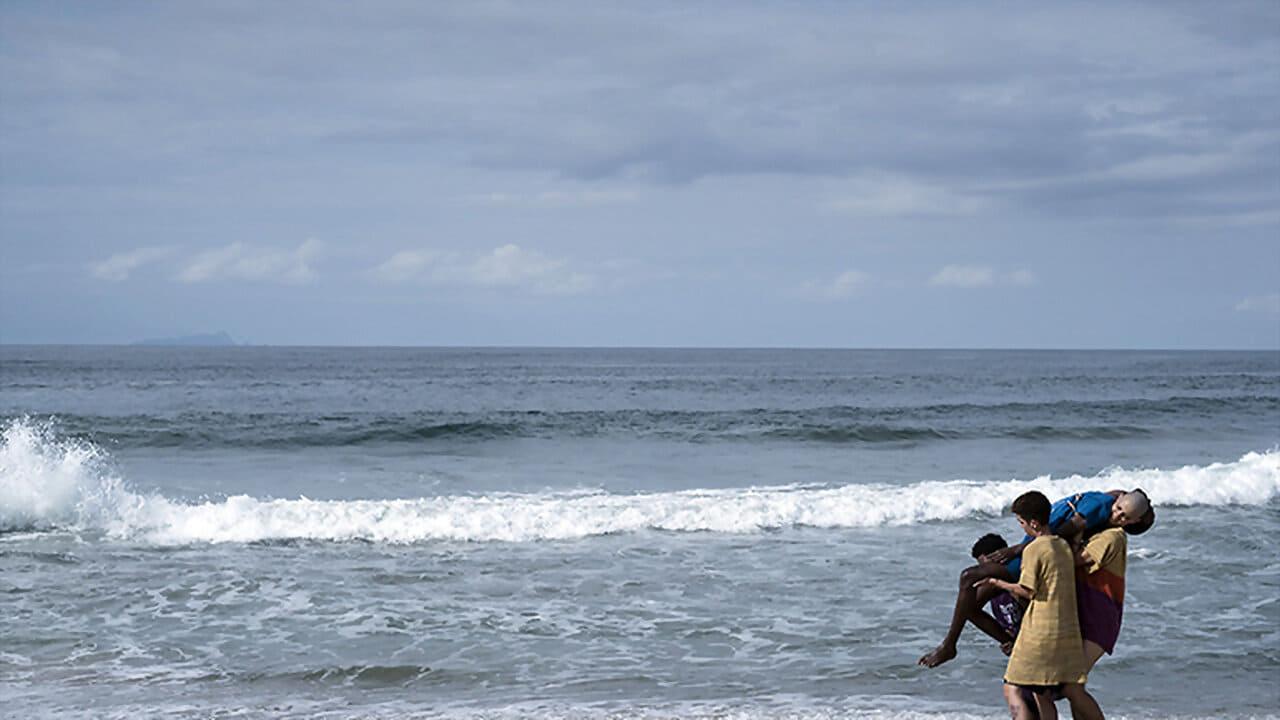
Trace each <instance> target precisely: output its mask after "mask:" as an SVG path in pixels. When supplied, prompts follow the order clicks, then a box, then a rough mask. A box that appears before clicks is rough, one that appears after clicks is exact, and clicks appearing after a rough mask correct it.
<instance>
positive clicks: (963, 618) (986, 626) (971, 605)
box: [919, 563, 1012, 667]
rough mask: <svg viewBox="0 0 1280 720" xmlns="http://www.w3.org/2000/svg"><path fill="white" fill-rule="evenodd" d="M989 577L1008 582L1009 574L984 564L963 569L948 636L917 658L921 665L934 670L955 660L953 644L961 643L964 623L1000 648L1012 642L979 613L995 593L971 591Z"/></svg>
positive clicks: (994, 565)
mask: <svg viewBox="0 0 1280 720" xmlns="http://www.w3.org/2000/svg"><path fill="white" fill-rule="evenodd" d="M988 577H995V578H1000V579H1001V580H1008V579H1009V571H1008V570H1007V569H1005V566H1003V565H997V564H995V563H983V564H981V565H974V566H973V567H970V568H965V570H964V572H961V573H960V589H959V591H958V592H957V594H956V607H955V610H953V611H952V613H951V626H950V627H949V628H947V636H946V637H945V638H943V640H942V644H940V645H938V647H936V648H934V649H933V650H932V651H930V652H929V653H927V654H926V655H924V656H923V657H921V658H920V660H919V664H920V665H925V666H927V667H937V666H939V665H941V664H942V663H944V662H946V661H948V660H950V659H952V658H954V657H955V656H956V642H958V641H959V640H960V633H961V632H963V631H964V624H965V623H966V622H972V623H973V624H974V625H976V626H977V627H978V629H980V630H982V631H983V632H985V633H986V634H988V635H990V636H991V637H992V638H994V639H995V640H996V642H998V643H1000V644H1001V645H1004V643H1006V642H1008V641H1010V640H1012V638H1010V637H1009V633H1007V632H1005V631H1004V628H1002V627H1000V624H999V623H997V622H996V620H995V618H993V617H991V616H990V615H988V614H987V613H985V612H983V610H982V604H983V603H985V602H986V601H988V600H990V599H991V598H992V597H993V596H994V595H995V593H996V591H995V590H994V589H991V588H983V590H982V591H981V592H979V591H978V590H977V589H976V588H974V587H973V584H974V583H976V582H978V581H979V580H981V579H983V578H988Z"/></svg>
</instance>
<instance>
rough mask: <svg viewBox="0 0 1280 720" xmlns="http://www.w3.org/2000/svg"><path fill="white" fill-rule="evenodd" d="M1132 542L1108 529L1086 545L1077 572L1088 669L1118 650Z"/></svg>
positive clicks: (1077, 601)
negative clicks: (1117, 641)
mask: <svg viewBox="0 0 1280 720" xmlns="http://www.w3.org/2000/svg"><path fill="white" fill-rule="evenodd" d="M1128 550H1129V539H1128V536H1127V535H1126V534H1125V532H1124V531H1123V530H1120V529H1119V528H1109V529H1107V530H1103V531H1102V532H1100V533H1098V534H1096V535H1094V536H1093V537H1091V538H1089V540H1088V542H1086V543H1085V546H1084V550H1083V553H1082V555H1083V557H1084V559H1085V563H1084V564H1083V565H1080V566H1079V567H1077V568H1076V603H1077V605H1078V607H1079V611H1080V634H1081V636H1082V637H1083V638H1084V654H1085V665H1086V667H1087V668H1089V669H1092V667H1093V664H1094V663H1096V662H1097V661H1098V658H1100V657H1102V654H1103V653H1104V652H1105V653H1106V654H1108V655H1110V654H1111V653H1112V652H1113V651H1114V650H1115V645H1116V639H1117V638H1118V637H1119V636H1120V621H1121V619H1122V617H1123V613H1124V587H1125V580H1124V575H1125V566H1126V564H1127V555H1128Z"/></svg>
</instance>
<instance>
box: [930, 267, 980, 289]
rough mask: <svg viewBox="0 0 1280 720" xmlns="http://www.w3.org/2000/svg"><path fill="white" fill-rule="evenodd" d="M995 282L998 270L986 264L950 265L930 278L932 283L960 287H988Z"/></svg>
mask: <svg viewBox="0 0 1280 720" xmlns="http://www.w3.org/2000/svg"><path fill="white" fill-rule="evenodd" d="M995 282H996V271H995V270H993V269H992V268H990V267H987V266H985V265H948V266H946V267H944V268H942V269H941V270H939V271H938V272H936V273H934V275H933V277H931V278H929V284H930V285H940V286H943V287H959V288H977V287H987V286H989V285H994V284H995Z"/></svg>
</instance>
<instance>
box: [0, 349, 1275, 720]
mask: <svg viewBox="0 0 1280 720" xmlns="http://www.w3.org/2000/svg"><path fill="white" fill-rule="evenodd" d="M0 433H2V435H3V437H2V444H0V715H3V716H5V717H14V718H55V717H56V718H80V717H85V718H89V717H92V718H98V717H103V718H138V717H175V718H212V717H218V718H224V717H225V718H242V717H243V718H258V717H284V718H477V719H478V718H494V719H498V718H504V719H505V718H535V719H549V718H588V719H591V718H600V719H603V718H615V719H618V720H622V719H628V718H723V719H726V720H729V719H732V720H755V719H757V718H793V719H801V718H815V719H827V718H864V717H865V718H883V719H885V720H888V719H891V718H911V719H920V720H924V719H935V718H936V719H938V720H941V719H943V718H1001V717H1006V716H1007V713H1006V711H1005V709H1004V708H1003V703H1002V700H1001V694H1000V677H1001V673H1002V670H1003V668H1004V660H1005V659H1004V657H1003V656H1002V655H1001V654H1000V652H999V649H998V648H997V647H995V646H994V644H993V643H991V642H990V641H989V640H987V639H986V638H985V637H983V636H981V634H980V633H978V632H976V631H974V630H973V629H970V630H969V631H967V632H966V634H965V635H964V637H963V638H962V640H961V645H960V655H959V657H958V658H956V659H955V660H953V661H951V662H950V663H947V664H945V665H943V666H941V667H939V668H937V669H933V670H926V669H923V668H921V667H919V666H917V664H916V660H917V658H918V657H919V656H920V655H921V654H923V653H924V652H926V651H927V650H930V649H931V648H932V647H933V646H934V645H935V644H936V643H937V642H938V641H939V640H940V639H941V637H942V635H943V633H944V631H945V628H946V624H947V621H948V618H949V614H950V609H951V604H952V601H953V598H954V594H955V587H956V576H957V573H958V572H959V571H960V570H961V569H962V568H963V567H964V566H965V565H967V564H969V562H970V561H969V557H968V551H969V547H970V545H971V544H972V543H973V541H974V539H976V538H977V537H978V536H979V535H981V534H983V533H985V532H989V531H998V532H1001V533H1003V534H1004V535H1005V536H1006V537H1007V538H1009V539H1010V540H1013V539H1014V538H1015V536H1017V535H1018V532H1017V524H1016V522H1015V521H1014V519H1013V517H1012V516H1011V515H1010V514H1009V513H1008V505H1009V503H1010V501H1011V500H1012V499H1013V498H1014V497H1016V496H1017V495H1019V494H1020V493H1022V492H1024V491H1026V490H1028V489H1033V488H1034V489H1038V490H1041V491H1043V492H1045V493H1047V494H1048V495H1050V497H1051V498H1053V499H1056V498H1057V497H1061V496H1063V495H1066V494H1070V493H1075V492H1079V491H1085V490H1094V489H1098V490H1110V489H1114V488H1132V487H1141V488H1143V489H1145V490H1146V491H1147V492H1148V493H1149V495H1150V496H1151V498H1152V499H1153V501H1154V502H1155V504H1156V507H1157V512H1158V520H1157V523H1156V526H1155V527H1154V529H1152V530H1151V531H1150V532H1148V533H1147V534H1145V535H1142V536H1140V537H1135V538H1133V539H1132V540H1131V543H1130V555H1129V570H1128V597H1127V602H1126V606H1125V615H1124V627H1123V631H1122V633H1121V636H1120V641H1119V643H1118V646H1117V649H1116V652H1115V655H1114V656H1111V657H1105V658H1104V659H1103V660H1102V661H1101V662H1100V663H1099V665H1098V667H1097V668H1096V669H1095V671H1094V673H1093V674H1092V676H1091V678H1090V687H1091V689H1092V691H1093V693H1094V695H1095V697H1096V698H1097V699H1098V700H1099V702H1100V703H1101V705H1102V706H1103V708H1104V709H1105V710H1106V711H1107V713H1108V717H1112V718H1170V717H1176V718H1247V717H1277V713H1278V712H1280V682H1277V680H1278V679H1280V553H1278V552H1277V550H1278V549H1280V541H1278V540H1277V538H1278V537H1280V450H1278V449H1277V446H1278V445H1280V353H1275V352H1047V351H1046V352H1012V351H941V350H940V351H888V350H886V351H843V350H841V351H836V350H832V351H821V350H624V349H594V350H582V349H414V348H400V349H396V348H383V349H372V348H370V349H355V348H259V347H243V348H242V347H233V348H186V349H184V348H162V347H21V346H6V347H0ZM1062 712H1063V714H1064V717H1065V716H1066V715H1067V708H1066V706H1065V704H1064V705H1063V707H1062Z"/></svg>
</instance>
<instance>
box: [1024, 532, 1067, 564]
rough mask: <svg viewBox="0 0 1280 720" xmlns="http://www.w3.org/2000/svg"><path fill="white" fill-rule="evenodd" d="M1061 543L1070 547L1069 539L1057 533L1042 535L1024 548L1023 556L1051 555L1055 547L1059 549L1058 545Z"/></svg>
mask: <svg viewBox="0 0 1280 720" xmlns="http://www.w3.org/2000/svg"><path fill="white" fill-rule="evenodd" d="M1059 543H1061V544H1062V545H1063V546H1064V547H1068V546H1067V541H1066V540H1063V539H1062V538H1060V537H1058V536H1057V535H1041V536H1040V537H1038V538H1036V539H1034V540H1032V541H1031V542H1030V543H1029V544H1028V545H1027V546H1026V547H1025V548H1023V549H1022V557H1023V558H1024V560H1025V558H1026V557H1027V556H1028V555H1030V556H1031V557H1040V556H1042V555H1050V554H1052V553H1053V551H1054V550H1055V549H1057V545H1058V544H1059Z"/></svg>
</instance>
